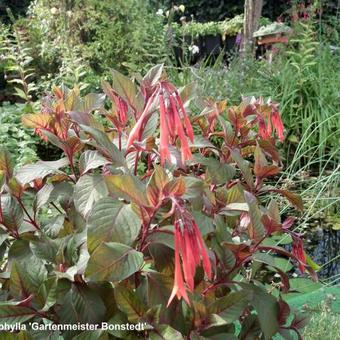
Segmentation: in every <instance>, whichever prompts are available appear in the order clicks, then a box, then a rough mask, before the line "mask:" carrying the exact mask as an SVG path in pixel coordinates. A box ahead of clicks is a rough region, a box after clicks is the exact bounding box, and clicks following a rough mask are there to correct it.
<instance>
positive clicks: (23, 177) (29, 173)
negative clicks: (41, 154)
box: [15, 158, 69, 184]
mask: <svg viewBox="0 0 340 340" xmlns="http://www.w3.org/2000/svg"><path fill="white" fill-rule="evenodd" d="M68 164H69V162H68V159H67V158H62V159H59V160H58V161H39V162H37V163H35V164H28V165H25V166H23V167H22V168H21V169H19V170H18V171H17V173H16V175H15V177H16V178H17V180H18V181H19V182H21V183H22V184H26V183H30V182H32V181H33V180H35V179H37V178H45V177H46V176H48V175H51V174H55V173H63V172H61V171H60V170H59V169H60V168H63V167H65V166H67V165H68Z"/></svg>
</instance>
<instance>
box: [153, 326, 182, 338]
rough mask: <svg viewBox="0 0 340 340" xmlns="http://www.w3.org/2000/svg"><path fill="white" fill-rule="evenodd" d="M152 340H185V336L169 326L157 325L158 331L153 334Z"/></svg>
mask: <svg viewBox="0 0 340 340" xmlns="http://www.w3.org/2000/svg"><path fill="white" fill-rule="evenodd" d="M149 339H150V340H184V337H183V335H182V334H181V333H180V332H179V331H177V330H176V329H174V328H172V327H171V326H169V325H157V327H156V331H154V332H151V334H150V336H149Z"/></svg>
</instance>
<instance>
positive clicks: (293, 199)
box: [268, 189, 303, 211]
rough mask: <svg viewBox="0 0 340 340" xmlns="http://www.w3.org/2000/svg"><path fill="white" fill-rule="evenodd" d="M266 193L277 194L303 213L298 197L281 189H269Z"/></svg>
mask: <svg viewBox="0 0 340 340" xmlns="http://www.w3.org/2000/svg"><path fill="white" fill-rule="evenodd" d="M268 191H272V192H277V193H279V194H281V195H283V196H285V197H286V198H287V200H288V201H289V202H290V203H291V204H292V205H293V206H294V207H295V208H296V209H298V210H300V211H303V202H302V198H301V196H300V195H298V194H295V193H293V192H290V191H288V190H282V189H270V190H268Z"/></svg>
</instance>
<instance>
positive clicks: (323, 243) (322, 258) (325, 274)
mask: <svg viewBox="0 0 340 340" xmlns="http://www.w3.org/2000/svg"><path fill="white" fill-rule="evenodd" d="M305 247H306V250H307V253H308V254H309V255H310V257H311V258H312V259H313V261H314V262H316V263H317V264H318V265H319V266H322V268H321V270H320V271H319V272H318V276H319V278H320V279H328V278H330V277H333V276H335V275H339V276H338V278H337V281H335V282H333V284H336V283H340V257H339V258H338V259H335V258H336V257H337V256H339V254H340V231H339V230H332V229H330V228H329V229H321V228H320V229H317V231H315V232H312V233H308V239H305ZM332 259H335V260H334V261H332ZM330 261H331V262H330ZM329 262H330V263H329ZM335 279H336V278H334V280H335ZM332 281H333V280H332Z"/></svg>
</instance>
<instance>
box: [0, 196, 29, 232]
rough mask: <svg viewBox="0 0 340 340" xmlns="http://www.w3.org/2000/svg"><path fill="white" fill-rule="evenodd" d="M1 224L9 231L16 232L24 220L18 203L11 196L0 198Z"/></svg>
mask: <svg viewBox="0 0 340 340" xmlns="http://www.w3.org/2000/svg"><path fill="white" fill-rule="evenodd" d="M0 204H1V211H2V224H3V225H4V226H5V227H6V228H7V229H10V230H18V229H19V228H20V226H21V224H22V223H23V220H24V212H23V210H22V208H21V206H20V205H19V203H18V202H17V201H16V200H15V199H14V198H13V197H11V196H7V195H6V196H2V197H0Z"/></svg>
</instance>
